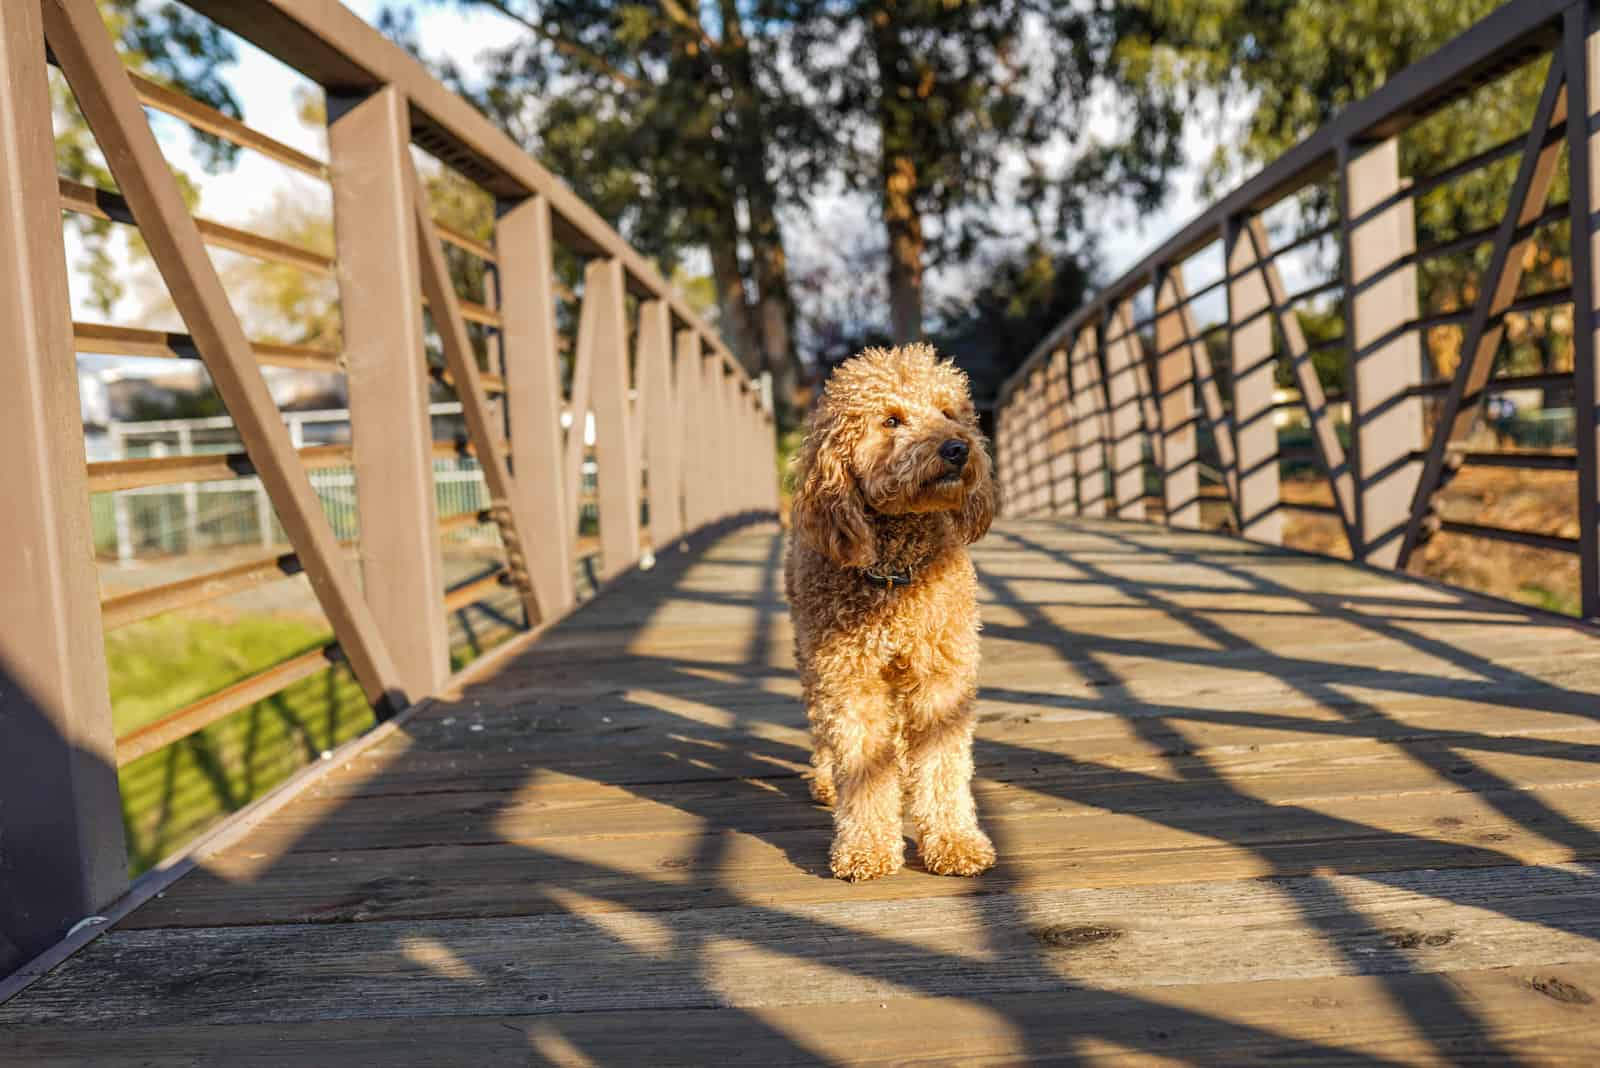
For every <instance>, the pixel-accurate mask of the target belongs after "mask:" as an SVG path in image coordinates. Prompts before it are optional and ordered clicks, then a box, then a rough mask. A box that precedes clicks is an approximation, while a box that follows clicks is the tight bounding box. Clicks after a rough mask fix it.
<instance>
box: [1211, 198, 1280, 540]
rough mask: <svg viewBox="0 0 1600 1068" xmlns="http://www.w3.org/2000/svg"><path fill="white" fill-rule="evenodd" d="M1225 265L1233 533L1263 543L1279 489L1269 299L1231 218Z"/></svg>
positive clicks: (1272, 529) (1272, 527) (1276, 514)
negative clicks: (1236, 522)
mask: <svg viewBox="0 0 1600 1068" xmlns="http://www.w3.org/2000/svg"><path fill="white" fill-rule="evenodd" d="M1222 248H1223V255H1224V257H1225V262H1226V263H1227V270H1228V282H1227V293H1228V361H1229V370H1230V373H1229V376H1228V377H1229V379H1230V380H1231V382H1232V387H1233V413H1232V429H1233V439H1234V448H1235V450H1236V454H1235V457H1234V465H1235V470H1236V471H1237V472H1238V474H1237V479H1238V496H1237V497H1236V499H1235V501H1234V508H1235V511H1236V513H1237V515H1238V518H1239V534H1240V535H1241V536H1242V537H1245V538H1248V539H1250V540H1251V541H1259V542H1265V543H1267V544H1269V545H1280V544H1282V543H1283V509H1282V504H1283V488H1282V486H1281V484H1280V481H1279V476H1278V427H1277V423H1276V420H1275V418H1274V417H1275V415H1276V414H1277V412H1276V409H1275V407H1274V398H1273V394H1274V392H1275V390H1274V387H1275V385H1276V378H1277V375H1276V372H1277V367H1278V360H1277V352H1276V346H1274V345H1273V331H1272V315H1271V311H1272V304H1271V301H1269V300H1268V299H1267V286H1266V283H1265V282H1264V281H1263V280H1262V278H1261V273H1260V272H1259V271H1257V270H1254V269H1253V268H1254V267H1255V262H1256V261H1255V256H1254V254H1253V252H1252V248H1251V242H1250V237H1249V235H1248V234H1246V233H1245V228H1244V226H1243V225H1241V224H1240V221H1239V220H1238V219H1237V218H1231V219H1229V220H1228V222H1227V224H1226V226H1225V227H1224V232H1223V236H1222Z"/></svg>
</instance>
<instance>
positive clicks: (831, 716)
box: [784, 345, 995, 880]
mask: <svg viewBox="0 0 1600 1068" xmlns="http://www.w3.org/2000/svg"><path fill="white" fill-rule="evenodd" d="M797 465H798V470H797V476H798V478H797V488H796V491H795V498H794V512H793V515H794V524H793V525H794V534H793V537H792V538H791V540H790V545H789V555H788V559H787V561H786V565H785V574H784V580H785V586H786V588H787V591H788V595H789V604H790V607H791V609H792V610H793V616H794V628H795V661H796V663H798V664H799V665H800V681H801V685H802V687H803V688H804V692H805V701H806V713H807V716H808V717H809V719H810V720H811V731H812V740H813V746H812V754H811V763H812V765H813V767H814V768H815V775H814V778H813V779H812V784H811V793H812V796H813V797H815V798H816V799H817V800H818V801H820V802H821V803H823V804H831V805H833V806H834V810H833V827H834V839H833V849H832V852H831V855H830V861H831V864H832V868H833V874H834V875H836V876H838V877H839V878H841V879H851V880H861V879H874V878H877V877H878V876H880V875H888V874H890V873H892V872H895V871H898V870H899V868H900V866H901V864H902V863H903V862H904V859H905V840H904V839H903V838H902V837H901V806H902V803H903V797H902V788H904V790H905V792H906V793H907V794H909V796H910V802H911V803H910V809H911V816H912V820H913V822H914V824H915V829H916V835H917V851H918V853H919V854H920V856H921V858H922V863H923V865H924V866H926V868H927V869H928V870H929V871H931V872H935V873H937V874H940V875H976V874H978V873H979V872H981V871H984V870H986V869H987V868H989V867H990V866H992V865H993V864H994V859H995V856H994V846H993V845H992V844H991V843H990V841H989V838H988V836H987V835H985V834H984V833H983V831H982V829H981V828H979V826H978V817H977V813H976V811H975V810H974V808H973V804H972V731H973V724H974V710H973V705H974V701H975V698H976V693H977V677H978V597H977V594H978V581H977V576H976V575H975V574H974V572H973V570H972V562H971V561H970V560H969V559H968V558H967V550H966V547H967V546H968V545H969V544H971V543H972V542H974V541H977V540H978V539H979V538H981V537H983V535H984V533H985V532H987V531H988V529H989V522H990V520H991V519H992V518H993V516H994V507H995V491H994V484H993V481H992V480H991V477H990V466H991V465H990V462H989V454H988V451H987V450H986V448H985V445H984V440H983V437H982V435H981V434H980V433H979V431H978V423H977V416H976V414H975V413H974V411H973V407H972V398H971V396H970V394H969V393H968V390H967V376H966V375H964V374H963V373H962V372H960V371H959V370H957V369H956V368H955V367H954V365H952V364H950V363H946V362H943V361H941V360H940V359H939V358H938V357H937V356H936V355H935V353H934V351H933V348H932V347H931V346H928V345H906V346H903V347H901V348H896V349H887V350H886V349H868V350H866V351H865V352H863V353H862V354H861V355H859V356H857V357H855V358H854V359H851V360H849V361H847V362H846V363H844V364H841V365H840V366H839V368H838V369H837V370H835V371H834V372H833V376H832V377H831V378H829V379H828V384H827V388H826V389H825V390H824V392H823V396H822V399H821V400H820V401H819V402H818V405H817V408H816V411H815V412H814V413H813V414H812V417H811V422H810V425H809V426H808V428H807V431H806V439H805V444H804V445H803V446H802V448H801V451H800V457H799V459H798V461H797Z"/></svg>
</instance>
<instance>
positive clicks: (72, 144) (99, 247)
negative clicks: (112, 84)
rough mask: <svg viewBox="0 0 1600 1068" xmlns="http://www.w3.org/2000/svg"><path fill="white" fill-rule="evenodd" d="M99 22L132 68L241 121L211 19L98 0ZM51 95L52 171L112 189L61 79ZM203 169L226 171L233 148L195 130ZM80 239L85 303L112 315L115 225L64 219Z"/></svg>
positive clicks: (133, 238) (176, 8)
mask: <svg viewBox="0 0 1600 1068" xmlns="http://www.w3.org/2000/svg"><path fill="white" fill-rule="evenodd" d="M98 3H99V7H100V16H101V18H102V19H104V20H105V23H106V28H107V29H108V30H109V31H110V33H111V35H112V36H113V37H114V38H115V39H116V42H117V47H118V52H119V53H120V54H121V56H122V60H123V63H124V64H126V65H127V67H128V69H129V70H132V71H134V72H136V73H139V74H142V75H145V76H146V77H149V78H151V79H153V80H155V81H158V82H163V83H165V84H168V85H171V86H172V87H173V88H176V89H181V90H182V91H183V92H185V93H187V94H188V95H189V96H191V97H194V98H195V99H196V100H199V101H200V102H201V103H204V104H209V105H210V106H211V107H214V108H216V109H217V110H218V111H221V112H223V113H224V114H226V115H230V116H232V117H234V118H240V117H242V116H241V112H240V109H239V101H238V99H237V98H236V97H235V96H234V94H233V91H232V89H231V88H230V87H229V85H228V83H227V81H226V79H225V77H224V74H225V72H226V70H227V68H228V67H229V66H231V65H232V64H233V63H234V62H235V60H236V59H237V55H236V54H235V52H234V49H233V45H232V44H231V43H230V42H229V40H228V38H227V36H226V35H225V34H224V33H223V32H222V30H221V29H220V28H219V27H218V26H217V25H216V24H215V23H213V22H212V21H211V20H209V19H206V18H202V17H201V16H199V15H196V14H195V13H194V12H192V11H190V10H189V9H188V8H186V7H184V6H183V5H181V4H177V3H160V4H150V3H142V2H140V0H98ZM51 97H52V103H53V106H54V110H55V129H56V167H57V169H58V170H59V171H60V172H61V174H62V175H63V176H65V177H67V178H70V179H72V180H74V181H78V182H84V183H86V184H89V185H94V186H97V187H99V188H102V189H113V188H115V186H116V183H115V182H114V181H113V179H112V177H111V172H110V171H109V170H108V169H107V168H106V166H105V161H104V160H103V159H102V158H101V157H100V153H99V150H98V149H97V148H96V147H95V143H94V135H93V134H92V133H91V132H90V131H89V123H88V120H86V119H85V118H84V117H83V114H82V112H80V111H79V110H78V107H77V104H76V102H75V101H74V100H73V98H72V93H71V91H70V90H69V89H68V88H67V84H66V80H65V79H63V78H52V81H51ZM195 138H196V141H197V143H198V145H199V146H200V152H201V163H202V165H203V166H204V167H205V168H206V169H207V170H210V171H217V170H221V169H223V168H225V167H228V166H231V165H232V163H233V160H234V157H235V156H236V155H237V153H238V148H237V147H235V146H234V145H232V144H230V143H229V142H227V141H224V140H222V139H221V138H218V137H214V136H212V135H211V134H207V133H204V132H201V131H195ZM176 173H177V177H178V180H179V182H180V185H181V186H182V188H183V191H184V194H185V196H186V197H187V198H188V199H189V202H190V205H191V207H192V206H193V204H194V203H195V202H196V201H197V200H198V199H199V194H198V189H197V187H196V185H195V183H194V181H193V179H192V178H191V176H189V175H187V174H185V173H183V172H182V171H177V172H176ZM68 219H69V225H71V226H73V227H74V228H75V229H77V230H78V232H79V233H80V234H81V235H82V236H83V239H84V259H83V261H82V262H81V263H80V264H79V268H80V269H81V270H82V271H84V273H85V274H86V276H87V277H88V279H89V283H90V299H91V302H92V304H93V305H94V306H95V307H96V308H97V309H99V310H100V311H101V312H103V313H106V314H109V313H110V310H111V308H112V306H113V305H114V304H115V303H116V302H117V300H118V298H119V297H120V296H121V295H122V293H123V283H122V281H121V280H120V279H118V278H117V277H116V274H115V266H114V263H113V260H112V258H111V255H110V252H109V251H108V250H107V247H106V246H107V242H108V240H109V239H110V235H111V232H112V226H113V225H114V224H113V223H110V222H107V221H106V220H104V219H93V218H89V217H87V216H82V215H70V216H68ZM130 244H131V248H132V249H133V251H134V253H135V255H136V256H139V257H140V258H141V259H142V258H143V257H144V244H143V242H142V240H140V238H139V236H138V234H137V232H135V233H133V234H132V235H130Z"/></svg>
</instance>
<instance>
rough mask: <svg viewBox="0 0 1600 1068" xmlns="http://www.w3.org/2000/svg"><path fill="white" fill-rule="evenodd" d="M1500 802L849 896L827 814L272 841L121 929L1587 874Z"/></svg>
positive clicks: (1376, 810)
mask: <svg viewBox="0 0 1600 1068" xmlns="http://www.w3.org/2000/svg"><path fill="white" fill-rule="evenodd" d="M1579 792H1580V793H1581V796H1580V797H1569V796H1567V788H1564V787H1558V788H1552V789H1551V790H1550V791H1535V792H1534V793H1533V795H1532V796H1533V797H1534V798H1535V799H1538V800H1541V801H1542V800H1548V799H1551V798H1556V797H1558V796H1559V797H1560V799H1561V800H1562V802H1563V803H1564V804H1566V805H1567V808H1565V809H1564V811H1568V812H1575V813H1579V814H1582V815H1585V816H1590V815H1592V814H1593V813H1595V812H1596V811H1597V806H1596V800H1597V796H1600V791H1597V790H1596V789H1595V788H1594V787H1584V788H1581V790H1580V791H1579ZM1499 800H1501V801H1503V800H1505V799H1504V798H1501V799H1499ZM1495 801H1496V799H1495V798H1482V797H1475V796H1474V795H1472V794H1466V793H1459V794H1430V795H1423V796H1418V797H1415V798H1411V799H1408V801H1407V803H1406V804H1404V805H1396V804H1395V802H1394V801H1393V800H1392V799H1389V798H1372V797H1368V798H1346V799H1340V800H1334V801H1326V802H1320V803H1318V804H1317V805H1315V806H1314V807H1309V806H1308V807H1307V808H1305V809H1304V810H1300V811H1282V810H1272V809H1267V810H1260V809H1257V810H1250V809H1241V808H1231V809H1229V808H1198V809H1195V810H1193V811H1191V812H1187V813H1184V814H1183V816H1182V819H1181V821H1179V822H1177V823H1176V825H1168V824H1167V823H1166V822H1163V821H1162V820H1161V819H1159V818H1155V817H1152V816H1150V815H1148V814H1144V813H1098V814H1089V815H1084V816H1081V817H1065V818H1050V817H1042V818H1039V819H1036V820H1033V821H1031V822H1029V823H1027V824H1021V823H1018V822H1017V821H1014V820H1007V819H1003V818H1002V819H997V818H994V817H992V816H991V815H990V814H989V812H988V811H986V810H983V809H980V812H981V813H982V814H983V816H984V819H985V821H986V826H987V827H988V828H989V830H990V832H991V834H993V835H994V836H995V838H996V841H997V843H998V846H999V852H1000V861H999V864H998V865H997V866H996V868H995V869H994V870H993V871H992V872H991V873H989V874H986V875H985V876H984V878H983V881H982V882H981V883H979V884H972V883H968V882H965V881H961V880H952V879H948V878H942V877H939V876H934V875H929V874H927V873H926V872H924V871H922V870H921V869H920V867H919V866H918V865H917V863H916V861H915V859H914V851H911V852H912V853H913V857H912V859H911V861H910V866H909V867H908V868H907V869H906V870H904V871H902V872H900V873H898V874H896V875H895V876H894V877H893V878H892V879H882V880H873V881H872V882H869V883H865V884H855V885H850V884H844V883H840V882H838V881H836V880H832V879H830V878H829V877H828V873H827V855H828V843H829V840H830V838H831V834H832V832H831V827H830V824H829V822H828V820H827V818H826V815H825V814H823V813H819V814H818V818H816V819H813V820H812V821H811V825H810V826H802V827H787V828H776V829H774V828H767V829H752V830H742V829H736V828H733V829H728V828H724V829H703V830H696V829H692V828H689V829H684V830H682V831H679V832H676V833H661V834H653V835H645V836H606V835H599V836H595V835H590V836H581V837H568V838H552V839H545V840H540V841H531V842H506V841H486V842H483V843H480V844H475V845H435V846H410V847H401V848H395V849H368V850H350V849H340V850H334V851H310V852H290V853H279V852H277V851H276V850H275V849H273V848H272V844H271V843H267V842H260V843H256V844H253V845H252V844H250V843H245V844H243V845H241V846H240V847H238V848H234V849H230V850H227V851H225V852H223V853H220V854H217V855H213V856H210V857H208V858H207V861H206V864H205V869H204V871H202V872H198V873H196V874H194V875H192V876H190V877H189V878H188V879H186V880H185V881H184V882H183V883H182V884H181V885H180V886H178V887H175V888H174V889H172V890H169V891H168V892H167V894H166V896H165V897H163V898H162V899H161V900H159V901H153V902H150V903H149V904H147V905H146V906H145V907H144V908H142V909H141V910H139V911H138V912H137V913H135V914H134V915H133V916H132V917H130V918H129V920H127V921H126V922H125V923H124V924H123V927H125V928H128V929H135V928H177V927H216V926H231V925H254V924H261V923H283V922H297V923H340V922H363V921H368V920H389V921H399V920H407V919H417V918H446V917H455V918H470V917H485V916H514V915H548V914H552V913H561V912H564V911H568V910H569V901H568V900H563V899H562V898H561V897H559V896H555V897H551V896H544V895H537V894H534V895H530V893H529V876H528V872H529V871H530V870H537V871H538V872H539V873H540V875H539V879H540V880H541V881H542V882H544V883H545V884H547V885H551V886H559V887H564V888H566V889H567V890H570V891H572V892H573V893H575V894H579V895H582V897H583V898H584V899H585V905H584V911H586V912H628V911H639V912H658V911H674V910H684V909H695V908H701V907H705V905H706V904H708V902H715V901H717V900H718V899H719V898H720V899H724V900H726V899H729V898H734V899H737V900H740V901H743V902H747V903H768V902H770V903H781V904H783V905H784V906H785V907H787V906H789V905H797V904H811V903H818V902H837V903H851V902H860V901H900V900H922V899H929V898H970V897H971V895H972V893H973V890H974V888H976V889H978V890H980V891H982V892H983V893H985V894H1011V893H1032V892H1036V891H1044V890H1072V889H1111V888H1124V887H1140V886H1157V885H1168V884H1179V883H1187V882H1194V881H1196V880H1234V879H1240V880H1242V879H1259V878H1271V877H1274V876H1278V877H1284V876H1311V875H1315V874H1318V873H1326V872H1329V871H1338V872H1341V873H1345V874H1357V873H1381V872H1389V871H1396V870H1407V869H1413V868H1417V867H1428V868H1438V869H1443V868H1481V867H1491V868H1492V867H1501V866H1504V865H1508V864H1518V863H1521V864H1535V865H1548V864H1556V863H1564V862H1568V861H1575V860H1588V861H1591V862H1592V860H1593V859H1594V856H1595V850H1593V849H1574V848H1572V847H1570V846H1563V845H1559V844H1555V843H1552V842H1550V841H1548V840H1547V839H1545V838H1544V837H1542V836H1541V835H1540V834H1538V833H1537V831H1536V830H1533V829H1529V828H1528V827H1526V826H1524V825H1523V824H1522V823H1521V822H1520V821H1519V820H1518V819H1517V818H1516V816H1515V815H1514V814H1513V815H1508V814H1507V813H1506V812H1505V811H1502V810H1501V808H1499V807H1497V805H1496V804H1494V803H1493V802H1495ZM332 857H337V860H332V859H330V858H332ZM440 873H449V874H447V875H441V874H440ZM707 895H715V896H714V897H712V898H710V899H708V898H707Z"/></svg>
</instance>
